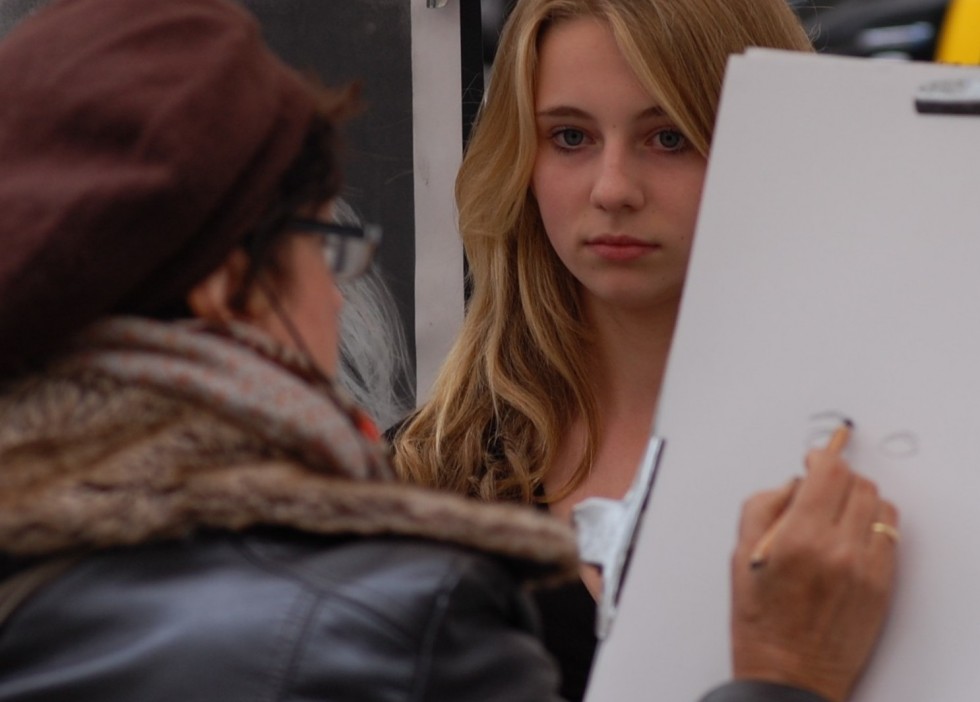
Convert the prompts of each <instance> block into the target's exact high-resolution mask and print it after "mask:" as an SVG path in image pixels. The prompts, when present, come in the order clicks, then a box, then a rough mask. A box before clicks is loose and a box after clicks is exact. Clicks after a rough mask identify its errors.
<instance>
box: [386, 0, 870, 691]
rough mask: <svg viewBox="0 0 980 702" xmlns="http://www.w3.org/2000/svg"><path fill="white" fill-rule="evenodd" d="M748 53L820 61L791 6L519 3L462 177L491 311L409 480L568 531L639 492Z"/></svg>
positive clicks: (572, 661) (409, 468) (548, 599)
mask: <svg viewBox="0 0 980 702" xmlns="http://www.w3.org/2000/svg"><path fill="white" fill-rule="evenodd" d="M749 46H767V47H775V48H782V49H792V50H799V51H808V50H810V49H811V47H810V43H809V41H808V39H807V36H806V35H805V33H804V32H803V30H802V29H801V27H800V25H799V23H798V21H797V19H796V17H795V16H794V15H793V13H792V12H791V11H790V10H789V9H788V7H787V5H786V3H785V1H784V0H520V1H519V2H518V3H517V5H516V8H515V9H514V12H513V14H512V15H511V17H510V20H509V22H508V24H507V26H506V27H505V29H504V32H503V34H502V37H501V42H500V46H499V49H498V54H497V58H496V63H495V67H494V71H493V74H492V77H491V80H490V88H489V91H488V94H487V97H486V102H485V104H484V106H483V110H482V113H481V115H480V117H479V120H478V122H477V125H476V127H475V129H474V131H473V135H472V139H471V141H470V144H469V146H468V149H467V152H466V155H465V157H464V160H463V165H462V168H461V170H460V173H459V177H458V180H457V189H456V196H457V203H458V208H459V227H460V231H461V233H462V238H463V244H464V247H465V250H466V256H467V260H468V262H469V271H470V279H471V283H472V297H471V299H470V301H469V306H468V312H467V315H466V319H465V322H464V326H463V329H462V331H461V333H460V335H459V338H458V340H457V342H456V344H455V346H454V347H453V349H452V351H451V353H450V355H449V357H448V358H447V360H446V362H445V365H444V367H443V369H442V372H441V374H440V375H439V377H438V379H437V382H436V384H435V386H434V389H433V392H432V395H431V397H430V399H429V400H428V401H427V402H426V403H425V404H424V405H423V406H422V407H421V408H420V409H419V410H418V412H417V413H416V414H415V415H414V416H413V417H411V418H410V419H409V420H408V421H407V422H406V423H405V424H404V425H403V426H402V427H401V429H400V431H399V433H398V434H397V436H396V437H395V439H394V449H395V455H396V464H397V467H398V469H399V470H400V471H401V473H402V474H403V475H404V476H406V477H407V478H408V479H410V480H413V481H416V482H419V483H422V484H426V485H434V486H439V487H442V488H448V489H451V490H454V491H457V492H460V493H464V494H467V495H470V496H472V497H476V498H479V499H483V500H507V501H519V502H527V503H540V504H542V505H546V506H547V509H549V510H550V511H551V512H552V513H553V514H555V515H557V516H558V517H560V518H562V519H566V520H567V519H569V516H570V513H571V510H572V507H573V506H574V505H575V504H576V503H577V502H579V501H581V500H582V499H583V498H586V497H589V496H606V497H614V498H618V497H621V496H622V495H623V494H624V493H625V491H626V490H627V488H628V487H629V485H630V483H631V482H632V479H633V475H634V471H635V466H636V465H637V463H638V461H639V459H640V456H641V453H642V451H643V448H644V446H645V443H646V441H647V438H648V432H649V430H650V427H651V423H652V420H653V416H654V412H655V409H656V398H657V396H658V394H659V392H660V385H661V381H662V378H663V373H664V368H665V365H666V360H667V354H668V351H669V348H670V342H671V338H672V335H673V331H674V324H675V321H676V318H677V314H678V307H679V304H680V299H681V292H682V288H683V283H684V277H685V273H686V268H687V262H688V257H689V254H690V250H691V243H692V239H693V235H694V228H695V221H696V216H697V210H698V205H699V200H700V196H701V188H702V183H703V180H704V175H705V170H706V166H707V158H708V153H709V150H710V144H711V137H712V129H713V126H714V119H715V113H716V109H717V103H718V99H719V95H720V90H721V84H722V78H723V73H724V70H725V65H726V61H727V58H728V57H729V56H730V55H731V54H733V53H737V52H741V51H743V50H744V49H745V48H746V47H749ZM876 499H877V498H876ZM886 579H887V578H886ZM583 581H584V584H585V585H586V586H587V588H588V591H586V589H585V588H583V587H582V586H581V584H579V585H578V586H577V587H575V588H573V589H571V590H565V591H562V592H559V593H552V594H548V595H547V596H543V597H541V598H540V604H541V605H542V608H543V614H544V620H545V622H544V623H545V634H546V637H547V639H548V641H549V646H550V648H551V650H552V652H553V653H555V655H556V656H557V657H558V659H559V661H560V662H561V664H562V672H563V676H564V680H565V687H564V693H565V695H566V697H568V698H569V699H578V698H580V697H581V696H582V694H583V691H584V687H585V684H586V679H587V675H588V670H589V666H590V664H591V658H592V652H593V650H594V646H595V640H594V638H593V637H592V622H593V620H594V615H593V607H594V603H593V602H592V597H590V594H591V595H592V596H595V595H596V594H597V593H598V592H599V590H600V588H601V580H600V576H599V574H598V573H596V572H591V571H585V572H583ZM886 589H887V588H886ZM876 611H878V610H876Z"/></svg>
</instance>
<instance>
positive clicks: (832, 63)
mask: <svg viewBox="0 0 980 702" xmlns="http://www.w3.org/2000/svg"><path fill="white" fill-rule="evenodd" d="M978 75H980V72H978V70H977V69H965V68H956V67H949V66H939V65H935V64H909V63H897V62H890V61H887V62H886V61H876V60H868V59H848V58H840V57H829V56H812V55H799V54H786V53H781V52H774V51H752V52H749V53H748V54H747V55H745V56H738V57H734V58H733V59H732V61H731V63H730V66H729V72H728V75H727V78H726V83H725V88H724V93H723V99H722V106H721V112H720V119H719V124H718V128H717V131H716V138H715V142H714V150H713V155H712V158H711V162H710V167H709V173H708V179H707V183H706V186H705V195H704V199H703V203H702V209H701V215H700V219H699V225H698V230H697V234H696V237H695V244H694V254H693V258H692V263H691V269H690V274H689V278H688V283H687V288H686V290H685V294H684V301H683V304H682V309H681V315H680V320H679V323H678V329H677V334H676V338H675V341H674V346H673V349H672V352H671V358H670V362H669V364H668V369H667V375H666V380H665V385H664V391H663V395H662V398H661V401H660V411H659V416H658V418H657V423H656V427H655V433H656V434H657V435H659V436H661V437H663V438H664V439H665V441H666V445H665V449H664V455H663V460H662V462H661V465H660V469H659V473H658V476H657V480H656V483H655V485H654V489H653V494H652V497H651V502H650V506H649V508H648V511H647V515H646V517H645V521H644V523H643V527H642V532H641V534H640V538H639V542H638V544H637V551H636V554H635V555H634V559H633V563H632V565H631V568H630V571H629V574H628V577H627V581H626V583H625V586H624V591H623V596H622V599H621V601H620V603H619V604H620V607H619V612H618V615H617V618H616V621H615V622H614V624H613V628H612V632H611V635H610V637H609V639H607V641H606V642H605V643H604V644H603V646H602V647H601V649H600V651H599V654H598V658H597V664H596V669H595V671H594V675H593V681H592V685H591V687H590V690H589V694H588V697H587V699H588V700H589V702H614V701H615V702H622V700H640V699H653V698H654V697H655V698H656V699H658V700H670V701H671V702H692V701H693V700H696V699H698V698H699V696H700V695H702V694H703V693H704V692H705V691H706V690H707V689H708V688H709V687H711V686H712V685H714V684H717V683H719V682H722V681H724V680H726V679H728V678H729V676H730V644H729V637H728V624H729V572H728V571H729V559H730V555H731V551H732V548H733V546H734V542H735V530H736V525H737V520H738V515H739V511H740V508H741V503H742V501H743V499H744V498H746V497H747V496H748V495H750V494H751V493H753V492H755V491H757V490H760V489H763V488H770V487H776V486H778V485H782V484H783V483H785V481H787V480H788V479H789V478H790V477H791V476H792V475H795V474H800V473H801V472H802V460H801V459H802V455H803V453H804V450H805V448H806V444H807V443H808V442H810V441H811V440H812V439H813V437H814V436H815V435H816V436H817V437H819V436H820V435H823V436H824V440H825V438H826V433H827V432H828V431H829V429H832V428H833V426H834V422H833V421H832V420H831V421H829V422H828V421H827V420H826V419H825V418H824V419H821V418H817V419H811V416H812V415H814V414H815V413H821V412H825V411H839V412H842V413H845V414H847V415H848V416H850V417H852V418H853V419H854V420H855V422H856V425H857V426H856V431H855V433H854V435H853V437H852V441H851V445H850V446H849V447H848V449H847V451H846V456H847V457H848V458H849V460H851V461H852V462H853V464H854V465H855V466H856V467H858V468H859V469H861V470H862V471H864V472H865V473H867V474H869V475H870V476H871V477H872V478H873V479H875V480H876V481H877V482H878V483H879V486H880V488H881V490H882V492H883V493H884V494H885V495H887V496H888V497H889V498H891V499H893V500H894V501H895V502H896V503H897V504H898V505H899V506H900V508H901V510H902V535H903V542H902V544H901V563H900V583H899V589H898V592H897V594H896V600H895V602H894V607H893V615H892V618H891V620H890V622H889V624H888V626H887V628H886V631H885V634H884V638H883V640H882V642H881V645H880V647H879V649H878V651H877V654H876V657H875V659H874V660H873V661H872V666H871V668H870V670H869V671H868V674H867V675H866V676H865V678H864V680H863V681H862V683H861V685H860V687H859V689H858V691H857V693H856V695H855V697H854V701H855V702H896V701H897V700H965V699H973V698H974V696H975V695H976V694H977V690H978V689H980V664H978V660H977V652H978V651H980V614H977V611H976V610H977V596H978V593H980V543H978V535H980V177H978V176H980V116H976V117H968V116H967V117H964V116H937V115H929V116H924V115H919V114H917V113H916V111H915V109H914V106H913V97H914V94H915V92H916V89H917V88H918V87H919V86H920V85H921V84H923V83H925V82H927V81H931V80H936V79H943V78H950V77H963V76H974V77H976V76H978ZM651 694H652V695H653V697H651Z"/></svg>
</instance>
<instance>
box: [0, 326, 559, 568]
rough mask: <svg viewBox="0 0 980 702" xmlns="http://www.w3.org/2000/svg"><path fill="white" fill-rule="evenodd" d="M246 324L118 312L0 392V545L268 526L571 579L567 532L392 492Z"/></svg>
mask: <svg viewBox="0 0 980 702" xmlns="http://www.w3.org/2000/svg"><path fill="white" fill-rule="evenodd" d="M241 332H242V330H236V331H235V332H234V333H229V332H228V330H222V331H215V330H206V329H203V328H200V327H197V326H194V325H186V324H163V323H159V322H151V321H147V320H133V319H128V320H112V321H111V322H110V323H108V324H103V325H99V326H98V327H95V328H92V329H91V330H89V332H87V333H86V335H85V336H84V337H82V338H81V339H80V340H79V346H78V349H77V350H76V351H75V352H73V353H71V354H69V355H68V356H67V357H65V358H63V359H62V360H60V361H59V362H57V363H56V364H55V365H54V366H53V367H51V368H50V369H49V370H48V371H47V372H45V373H44V374H41V375H37V376H32V377H28V378H24V379H21V380H19V381H18V382H17V383H16V384H15V385H13V386H12V387H8V388H5V391H4V392H3V393H2V394H0V550H3V551H5V552H7V553H10V554H14V555H42V554H50V553H56V552H65V551H75V550H85V549H92V548H105V547H110V546H120V545H127V544H137V543H142V542H146V541H151V540H156V539H166V538H174V537H180V536H184V535H187V534H190V533H193V532H194V531H195V530H196V529H200V528H218V529H228V530H242V529H246V528H249V527H253V526H258V525H275V526H285V527H292V528H295V529H298V530H302V531H305V532H310V533H317V534H334V535H335V534H361V535H371V534H400V535H405V536H417V537H423V538H429V539H434V540H439V541H446V542H451V543H455V544H459V545H463V546H466V547H471V548H474V549H479V550H485V551H489V552H492V553H494V554H497V555H499V556H503V557H505V558H508V559H510V560H512V561H513V562H514V564H515V565H516V566H517V567H518V568H519V569H520V570H521V571H522V572H523V574H525V575H526V576H528V577H535V578H538V577H541V578H544V579H547V580H553V579H562V578H565V577H571V576H573V575H575V573H576V572H577V555H576V548H575V541H574V537H573V534H572V531H571V529H570V528H569V527H567V526H566V525H564V524H562V523H560V522H559V521H557V520H555V519H553V518H551V517H549V516H547V515H544V514H540V513H538V512H536V511H535V510H533V509H530V508H527V507H520V506H515V505H487V504H482V503H476V502H473V501H469V500H465V499H463V498H460V497H457V496H455V495H449V494H443V493H437V492H432V491H428V490H425V489H421V488H415V487H412V486H407V485H403V484H400V483H397V482H395V481H394V479H393V478H392V477H391V472H390V470H389V469H388V466H387V462H386V461H385V460H384V456H383V455H382V453H381V451H380V449H379V448H378V447H377V446H376V445H373V444H371V443H370V442H368V441H367V440H365V439H364V438H363V437H362V436H361V435H360V434H359V432H358V431H357V430H356V428H355V423H354V422H355V420H356V416H355V415H356V410H354V408H353V407H352V406H351V405H350V404H349V403H347V401H346V400H345V399H344V398H343V396H342V395H341V394H340V393H338V392H337V391H336V389H334V388H333V387H332V385H331V384H330V383H329V381H325V380H324V379H322V378H313V377H307V378H304V376H303V374H304V372H306V373H309V368H307V369H305V371H304V369H303V368H302V367H301V366H302V363H301V362H300V361H299V360H298V359H296V358H290V357H289V356H288V354H285V353H284V352H282V351H281V350H275V351H272V350H271V349H273V348H274V345H271V344H270V343H269V342H268V340H266V339H265V338H264V337H256V336H255V335H254V332H245V333H244V334H242V333H241ZM243 338H244V340H243Z"/></svg>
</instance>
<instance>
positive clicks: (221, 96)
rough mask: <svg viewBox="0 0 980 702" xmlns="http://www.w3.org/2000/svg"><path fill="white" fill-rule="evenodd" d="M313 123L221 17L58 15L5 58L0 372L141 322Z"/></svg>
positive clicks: (84, 7) (295, 85)
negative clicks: (102, 331)
mask: <svg viewBox="0 0 980 702" xmlns="http://www.w3.org/2000/svg"><path fill="white" fill-rule="evenodd" d="M315 109H316V97H315V95H314V93H313V91H312V89H311V88H310V87H309V85H308V84H307V83H306V82H305V81H304V80H303V79H302V78H301V77H300V76H298V75H297V74H296V73H295V72H294V71H293V70H292V69H290V68H289V67H287V66H286V65H285V64H284V63H283V62H282V61H281V60H280V59H278V58H277V57H276V56H274V55H273V54H272V52H271V51H270V50H269V49H268V47H267V46H266V45H265V43H264V42H263V40H262V37H261V33H260V30H259V27H258V25H257V23H256V21H255V20H254V18H253V17H252V16H251V15H249V14H248V13H247V12H246V11H244V10H243V9H241V8H240V7H239V6H238V5H236V4H234V3H232V2H230V1H229V0H55V2H53V3H51V4H50V5H48V6H46V7H45V8H44V9H42V10H41V11H39V12H38V13H37V14H35V15H34V16H32V17H30V18H28V19H26V20H24V21H23V22H21V23H20V24H19V25H17V26H16V27H15V28H14V30H13V31H11V33H10V34H8V35H7V37H6V38H4V39H3V40H2V41H0V372H3V371H7V370H9V369H11V368H14V367H17V366H19V365H21V364H22V363H23V362H24V361H25V360H30V359H31V358H32V357H33V356H34V355H36V354H38V353H46V352H48V351H50V350H53V349H55V348H56V347H57V346H58V345H59V344H60V343H62V341H63V340H64V339H65V338H66V337H67V336H68V335H70V334H72V333H74V332H75V331H77V330H78V329H79V328H80V327H82V326H83V325H85V324H87V323H89V322H91V321H93V320H94V319H96V318H98V317H100V316H102V315H105V314H108V313H111V312H114V311H119V310H125V311H127V312H131V313H152V312H153V311H154V310H155V309H158V308H160V307H161V306H163V305H168V304H173V303H174V301H176V300H179V299H182V298H183V296H184V295H185V294H186V292H187V291H188V290H189V289H190V288H191V287H193V285H194V284H195V283H197V282H198V281H199V280H201V279H202V278H204V277H205V276H206V275H207V274H208V273H210V272H211V271H212V270H213V269H214V268H216V267H217V266H218V264H220V263H221V261H222V260H224V258H225V257H226V256H227V255H228V253H229V252H230V251H231V249H232V248H234V247H235V245H236V244H238V243H239V242H240V241H241V240H242V238H243V237H244V235H245V234H246V233H247V232H248V231H249V230H250V229H251V228H252V227H253V226H254V225H255V224H256V223H257V222H258V220H259V219H260V218H261V217H262V216H263V214H264V213H265V212H266V210H267V209H268V208H269V207H270V205H271V204H272V203H273V201H274V200H275V199H276V197H277V195H278V186H279V183H280V180H281V178H282V176H283V174H284V173H285V172H286V171H287V170H288V168H289V167H290V165H292V163H293V161H294V160H295V159H296V157H297V156H298V154H299V152H300V150H301V148H302V145H303V141H304V138H305V136H306V132H307V130H308V129H309V126H310V123H311V120H312V117H313V113H314V111H315Z"/></svg>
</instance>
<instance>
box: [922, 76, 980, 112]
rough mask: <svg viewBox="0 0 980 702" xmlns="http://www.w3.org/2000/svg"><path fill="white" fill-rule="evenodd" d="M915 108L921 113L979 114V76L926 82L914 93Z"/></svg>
mask: <svg viewBox="0 0 980 702" xmlns="http://www.w3.org/2000/svg"><path fill="white" fill-rule="evenodd" d="M915 109H916V110H917V111H918V112H920V113H922V114H939V115H980V78H956V79H951V80H937V81H932V82H930V83H926V84H925V85H923V86H921V87H920V88H919V89H918V91H917V92H916V94H915Z"/></svg>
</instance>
